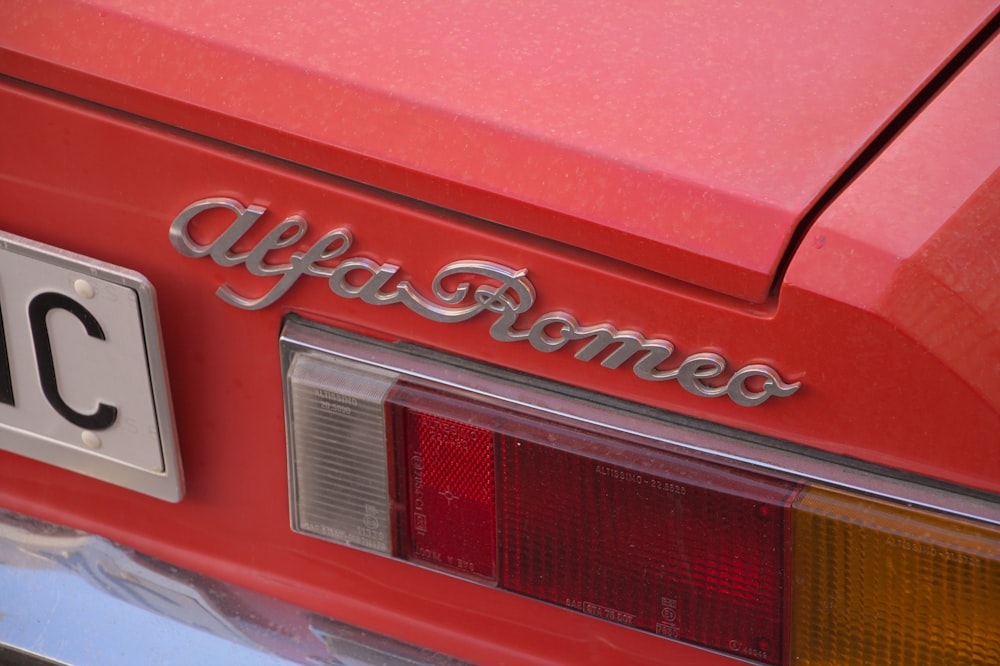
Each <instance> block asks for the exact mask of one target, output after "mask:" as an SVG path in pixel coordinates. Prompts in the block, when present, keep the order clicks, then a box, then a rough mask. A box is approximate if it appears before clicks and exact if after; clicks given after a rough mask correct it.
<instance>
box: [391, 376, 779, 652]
mask: <svg viewBox="0 0 1000 666" xmlns="http://www.w3.org/2000/svg"><path fill="white" fill-rule="evenodd" d="M388 404H389V411H390V413H391V414H392V423H393V428H392V433H391V435H390V439H391V440H392V441H393V442H394V446H395V447H396V460H397V470H399V471H400V472H401V474H400V476H401V479H400V481H399V483H398V485H397V487H398V491H397V493H398V498H397V499H398V500H399V502H400V504H401V505H402V506H403V508H402V510H401V521H400V523H401V528H400V533H401V534H402V535H403V538H402V539H401V540H400V541H401V554H402V555H403V556H405V557H407V558H408V559H411V560H415V561H420V562H423V563H426V564H428V565H431V566H434V567H436V568H441V569H445V570H447V571H450V572H452V573H457V574H462V575H466V576H471V577H477V578H481V579H486V580H489V581H496V582H497V584H498V586H499V587H501V588H503V589H506V590H510V591H513V592H518V593H520V594H524V595H527V596H530V597H534V598H536V599H541V600H544V601H548V602H551V603H554V604H558V605H560V606H564V607H566V608H572V609H574V610H577V611H581V612H583V613H587V614H589V615H594V616H597V617H601V618H604V619H608V620H612V621H614V622H619V623H621V624H626V625H629V626H633V627H636V628H639V629H645V630H647V631H650V632H655V633H658V634H661V635H664V636H669V637H671V638H678V639H681V640H685V641H689V642H692V643H697V644H700V645H705V646H708V647H713V648H716V649H719V650H724V651H727V652H736V653H738V654H741V655H744V656H752V657H754V658H756V659H758V660H760V661H764V662H768V663H777V660H778V659H779V658H780V655H781V650H782V635H783V629H782V627H783V624H782V622H783V619H784V618H783V608H784V604H783V595H784V579H783V577H784V569H785V550H784V543H785V539H784V536H785V528H786V523H787V520H788V505H789V501H790V497H791V494H792V492H793V489H794V484H792V483H789V482H787V481H784V480H779V479H775V478H769V477H765V476H762V475H759V474H755V473H751V472H748V471H743V470H733V469H729V468H725V467H722V466H719V465H714V464H710V463H706V462H701V461H697V460H693V459H690V458H687V457H684V456H680V455H675V454H668V453H666V452H663V451H655V450H649V449H646V448H642V447H636V445H635V444H634V443H633V444H630V443H626V442H623V441H619V440H618V439H617V438H614V437H610V436H601V435H597V434H595V433H592V432H586V431H581V430H578V429H574V428H569V427H565V426H561V425H558V424H556V423H553V422H548V421H544V420H534V419H529V418H525V417H524V416H522V415H517V414H512V413H508V412H505V411H501V410H497V409H495V408H491V407H488V406H486V405H483V404H480V403H478V402H477V401H474V400H468V399H464V398H461V397H458V396H456V395H442V394H439V393H437V392H435V391H430V390H427V389H426V388H422V387H420V386H419V385H410V384H407V383H401V384H399V385H397V387H396V389H395V390H394V391H392V392H391V393H390V395H389V397H388ZM498 533H499V544H498V541H497V534H498ZM498 545H499V549H498V548H497V546H498ZM498 556H499V558H500V566H499V572H498V571H497V558H498Z"/></svg>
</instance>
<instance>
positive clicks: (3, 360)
mask: <svg viewBox="0 0 1000 666" xmlns="http://www.w3.org/2000/svg"><path fill="white" fill-rule="evenodd" d="M0 402H3V403H6V404H8V405H10V406H11V407H13V406H14V382H13V381H12V380H11V377H10V356H8V355H7V333H6V332H5V331H4V328H3V311H2V310H0Z"/></svg>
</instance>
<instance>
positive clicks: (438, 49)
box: [0, 0, 1000, 665]
mask: <svg viewBox="0 0 1000 666" xmlns="http://www.w3.org/2000/svg"><path fill="white" fill-rule="evenodd" d="M293 5H294V6H278V5H275V4H274V3H267V2H258V1H256V0H240V1H238V2H237V1H234V0H218V1H217V2H209V3H186V4H184V5H183V6H179V5H177V4H176V3H172V2H160V1H153V2H147V3H131V2H121V1H115V0H91V1H87V2H70V1H68V0H66V1H63V0H46V1H38V2H30V1H17V0H15V1H14V2H7V3H5V4H4V6H3V7H2V8H0V120H2V122H0V227H2V230H3V231H7V232H10V233H14V234H17V235H19V236H23V237H28V238H31V239H32V240H35V241H39V242H42V243H46V244H49V245H52V246H56V247H59V248H64V249H66V250H70V251H72V252H76V253H79V254H82V255H86V256H89V257H94V258H97V259H100V260H102V261H107V262H110V263H113V264H116V265H120V266H124V267H127V268H130V269H133V270H136V271H139V272H141V273H142V274H144V275H145V276H147V277H148V278H149V279H150V281H151V282H152V283H153V285H154V286H155V288H156V290H157V298H158V303H159V305H158V307H159V316H160V325H161V328H162V335H163V347H164V349H163V353H164V358H165V359H166V365H167V370H168V374H169V378H170V386H171V398H172V402H173V414H174V418H175V420H176V424H177V441H178V445H179V447H180V458H181V460H182V466H183V476H184V479H185V482H186V492H185V494H184V496H183V499H182V500H181V501H180V502H178V503H170V502H164V501H162V500H160V499H156V498H152V497H148V496H146V495H143V494H140V493H136V492H134V491H132V490H128V489H125V488H121V487H117V486H115V485H113V484H110V483H106V482H104V481H99V480H95V479H93V478H90V477H88V476H85V475H82V474H79V473H76V472H74V471H70V470H65V469H59V468H57V467H54V466H51V465H48V464H46V463H43V462H39V461H36V460H32V459H30V458H29V457H25V456H20V455H15V454H13V453H7V452H3V451H0V507H4V508H6V509H8V510H10V511H14V512H16V513H19V514H23V515H27V516H31V517H34V518H37V519H39V520H43V521H48V522H52V523H56V524H60V525H68V526H71V527H73V528H77V529H81V530H85V531H86V532H89V533H93V534H96V535H100V536H101V537H104V538H107V539H110V540H112V541H114V542H117V543H121V544H124V545H126V546H128V547H130V548H133V549H135V550H137V551H139V552H141V553H144V554H147V555H149V556H152V557H155V558H158V559H160V560H163V561H166V562H170V563H172V564H174V565H177V566H179V567H183V568H185V569H190V570H192V571H196V572H199V573H200V574H204V575H206V576H209V577H211V578H215V579H219V580H223V581H227V582H229V583H233V584H236V585H240V586H243V587H245V588H249V589H251V590H254V591H256V592H258V593H261V594H263V595H267V596H268V597H274V598H277V599H281V600H284V601H286V602H289V603H292V604H295V605H297V606H301V607H303V608H307V609H310V610H311V611H314V612H316V613H319V614H322V615H324V616H328V617H331V618H335V619H336V620H338V621H340V622H344V623H347V624H350V625H353V626H357V627H360V628H363V629H365V630H367V631H371V632H375V633H377V634H381V635H385V636H388V637H391V638H392V639H395V640H397V641H400V642H402V643H408V644H412V645H416V646H420V647H422V648H426V649H429V650H433V651H438V652H441V653H444V654H447V655H452V656H454V657H456V658H458V659H462V660H467V661H471V662H477V663H554V662H561V663H625V662H628V663H685V664H695V663H698V664H720V665H721V664H727V663H731V661H732V658H733V657H732V656H729V655H726V654H720V653H717V652H710V651H706V650H703V649H701V648H699V647H695V646H691V645H687V644H683V643H679V642H674V641H671V640H667V639H664V638H662V637H659V636H656V635H654V634H651V633H643V632H637V631H635V630H632V629H630V628H628V627H624V626H620V625H619V624H615V623H612V622H607V621H603V620H599V619H594V618H590V617H587V616H586V615H584V614H581V613H577V612H574V611H572V610H567V609H565V608H560V607H558V606H554V605H548V604H545V603H541V602H539V601H536V600H532V599H529V598H525V597H521V596H517V595H513V594H510V593H507V592H504V591H501V590H498V589H493V588H491V587H488V586H482V585H476V584H471V583H469V582H467V581H464V580H461V579H460V578H455V577H450V576H444V575H442V574H441V573H438V572H435V571H433V570H429V569H425V568H419V567H414V566H412V565H410V564H408V563H406V562H402V561H397V560H393V559H388V558H382V557H378V556H374V555H372V554H370V553H367V552H363V551H360V550H353V549H349V548H344V547H342V546H340V545H337V544H331V543H328V542H326V541H322V540H319V539H315V538H311V537H309V536H305V535H302V534H298V533H295V532H293V531H291V530H290V529H289V513H288V512H289V509H288V494H289V488H288V483H289V482H288V471H287V470H288V466H287V460H286V446H285V442H286V432H285V411H284V406H283V404H284V403H283V397H282V369H281V366H280V359H279V355H278V352H277V348H278V347H277V345H278V342H277V340H278V336H279V332H280V330H281V327H282V322H283V321H284V320H285V318H286V317H287V316H288V315H289V314H296V315H301V316H302V317H304V318H306V319H308V320H310V321H313V322H316V323H319V324H322V325H327V326H331V327H335V328H338V329H342V330H347V331H350V332H353V333H359V334H362V335H365V336H370V337H372V338H374V339H378V340H384V341H390V342H395V341H404V342H407V343H414V344H417V345H420V346H422V347H426V348H429V349H432V350H437V351H441V352H445V353H447V354H450V355H454V356H456V357H460V358H467V359H472V360H474V361H477V362H482V363H487V364H493V365H499V366H502V367H504V368H506V369H508V370H510V371H513V372H516V373H523V374H524V375H525V376H536V377H543V378H546V379H547V380H552V381H554V382H558V383H561V384H566V385H570V386H572V387H576V388H579V389H583V390H585V391H588V392H591V393H592V394H593V395H594V396H598V397H599V396H600V395H607V396H612V397H613V398H615V399H621V400H625V401H629V402H631V403H637V404H640V405H643V406H647V407H651V408H655V409H656V410H662V412H663V413H664V414H667V413H670V414H678V415H682V416H683V417H689V418H693V419H697V420H700V421H704V422H709V423H712V424H719V425H721V426H724V427H727V428H734V429H738V430H741V431H747V432H750V433H754V434H755V435H759V436H761V437H763V438H767V439H768V440H780V441H781V442H783V443H784V444H783V446H786V447H789V448H790V450H791V451H793V453H796V454H801V455H803V456H812V455H816V454H817V452H818V453H819V454H821V455H822V456H825V457H826V458H827V459H832V460H834V461H838V460H839V461H843V463H844V464H845V465H851V464H855V463H858V462H860V464H863V465H867V466H873V467H871V469H875V470H876V472H875V473H876V474H878V475H884V476H887V477H893V476H894V475H897V474H898V475H902V476H905V477H906V478H908V479H910V478H913V479H917V481H916V483H917V484H918V485H920V484H923V485H926V486H927V487H937V486H941V485H943V486H944V487H946V488H947V489H948V492H954V493H958V494H965V493H967V494H969V495H970V496H974V497H976V498H977V501H982V502H983V503H985V504H986V505H992V506H993V507H994V508H995V507H997V506H1000V505H998V504H997V500H996V497H997V493H1000V456H998V455H997V447H998V445H1000V296H998V294H1000V288H998V286H997V284H998V282H997V280H998V278H1000V263H998V261H997V258H996V253H995V248H996V247H997V246H998V244H1000V224H998V218H1000V121H998V118H1000V43H998V41H997V39H996V37H995V33H996V29H997V26H998V20H997V15H998V6H997V4H996V2H995V1H994V0H987V1H983V2H972V1H969V2H962V3H940V2H936V1H931V0H928V1H926V2H913V3H907V4H906V6H905V7H903V6H900V5H898V4H896V3H848V4H847V5H843V4H837V5H829V6H826V5H820V6H813V5H809V4H808V3H805V4H803V3H799V2H783V1H777V2H769V3H724V4H715V3H684V2H680V3H671V4H670V6H669V7H668V6H664V5H663V4H661V3H641V2H640V3H631V4H628V5H626V6H621V5H615V6H611V5H607V4H606V3H587V4H586V5H582V4H580V3H574V2H555V3H552V2H549V3H545V5H544V6H537V7H530V8H529V7H525V6H520V5H507V4H504V3H501V4H499V5H497V4H489V5H484V6H477V5H476V4H475V3H466V4H462V5H453V4H452V3H417V4H415V5H414V4H407V5H405V6H400V5H398V3H389V2H387V3H375V2H368V3H357V4H356V5H355V6H333V7H330V6H326V5H325V3H293ZM765 5H766V6H765ZM211 197H215V198H226V199H227V200H229V201H234V202H237V203H239V204H240V205H242V206H244V207H249V206H251V205H256V206H259V207H261V208H262V209H265V212H264V213H263V214H262V217H261V220H262V223H261V225H258V226H259V228H257V227H255V228H254V230H253V231H251V232H248V234H247V235H246V237H245V238H243V239H242V242H243V243H245V244H246V246H247V248H249V247H251V246H252V244H253V243H257V242H259V241H260V239H261V238H262V237H263V234H264V233H265V232H266V231H267V230H268V229H272V228H274V227H275V225H277V224H278V223H279V222H280V221H281V220H283V219H286V218H288V217H289V216H293V215H301V216H303V217H304V218H305V219H306V220H307V221H308V226H307V228H306V230H305V231H304V234H303V236H302V238H301V241H300V242H298V243H297V244H295V245H294V246H293V247H290V248H288V250H287V252H285V254H283V255H282V254H281V252H276V253H275V254H274V255H270V256H271V257H279V255H280V261H281V262H284V261H287V260H288V259H287V256H288V253H289V252H291V251H292V250H293V249H294V250H297V251H305V250H308V248H309V247H310V246H311V245H312V244H313V243H315V242H316V241H317V240H318V239H319V238H320V237H321V236H322V235H323V234H325V233H327V232H329V231H330V230H333V229H335V228H339V227H344V226H346V227H348V228H350V230H351V231H352V233H353V245H352V246H351V249H350V254H349V255H345V256H351V257H361V258H365V259H367V260H369V261H370V262H374V264H376V265H379V266H385V265H392V266H394V267H396V268H397V269H398V272H397V273H395V274H394V279H403V278H405V279H406V280H409V281H411V282H412V283H413V284H415V285H419V286H421V287H425V288H426V289H429V286H430V284H431V282H432V281H433V280H434V278H435V275H436V274H437V273H438V272H439V271H441V270H442V267H445V266H447V265H449V264H450V263H451V262H454V261H457V260H475V261H481V262H493V263H495V264H498V265H502V266H508V267H511V268H512V269H522V268H523V269H527V271H528V274H529V275H530V279H531V282H532V284H533V285H534V287H535V289H537V297H536V301H535V302H536V304H537V305H536V308H537V309H536V310H533V312H534V313H536V314H537V313H541V312H550V311H551V312H565V313H570V314H571V315H572V316H573V317H575V318H576V320H577V321H579V322H582V324H581V325H594V324H598V323H605V324H609V325H611V326H613V327H614V328H615V329H616V330H618V331H634V332H639V333H641V334H642V335H643V336H646V337H647V338H648V339H653V338H655V339H658V340H659V339H664V340H669V341H670V344H671V345H672V349H673V350H674V355H673V356H672V357H671V359H672V360H671V362H670V363H668V364H667V365H669V367H671V368H674V367H677V366H679V365H680V364H681V363H682V361H683V360H684V359H685V358H686V357H689V356H690V355H693V354H715V355H718V356H720V357H722V358H724V359H725V360H726V361H727V362H728V367H726V368H725V369H724V370H721V371H720V372H719V373H716V375H718V377H717V379H714V380H712V381H708V380H706V381H708V384H704V385H710V386H711V387H713V388H714V387H718V386H724V385H725V384H724V382H726V381H730V379H731V377H732V376H733V374H734V373H736V372H739V370H740V369H741V368H746V367H767V368H769V369H771V370H773V372H774V373H776V377H777V379H778V380H780V382H781V383H783V384H784V385H786V386H793V385H797V386H798V389H797V390H796V391H794V393H790V394H788V395H784V396H782V395H773V396H771V397H770V398H769V399H767V400H765V401H763V402H761V404H758V405H756V406H752V407H747V406H743V405H740V404H737V401H735V400H731V399H729V398H727V397H725V396H721V397H713V398H709V397H706V396H705V395H699V394H698V393H697V391H690V390H685V387H683V386H682V385H681V383H680V382H679V381H665V382H649V381H642V379H641V378H639V377H637V376H636V373H633V372H629V371H628V370H627V369H626V366H622V367H619V368H617V369H614V368H608V367H604V366H603V365H601V364H599V363H597V362H593V363H588V362H580V360H579V359H576V358H574V357H573V355H572V354H571V353H569V352H566V351H556V352H554V353H547V354H546V353H540V352H539V351H538V350H537V349H535V348H533V347H532V346H531V345H529V344H527V343H524V342H517V343H513V344H504V343H502V342H499V341H497V340H495V339H491V337H490V334H489V329H490V324H491V323H492V321H493V319H492V318H490V317H489V316H487V315H483V316H480V317H473V318H471V319H469V320H467V321H462V322H457V323H451V322H448V323H442V322H441V321H434V320H432V319H429V318H426V317H421V316H418V315H417V314H416V313H415V312H414V311H413V310H412V309H408V308H406V307H402V306H401V305H399V304H396V303H391V304H386V305H384V306H382V305H378V304H373V303H372V302H370V301H366V300H365V299H363V298H352V299H349V298H342V297H339V296H337V295H335V294H333V293H331V291H330V289H329V288H327V287H326V286H325V285H324V283H323V281H322V280H312V279H309V276H303V277H302V278H301V279H298V280H295V281H293V282H294V283H291V284H288V285H286V286H287V287H288V288H287V290H285V289H284V288H281V289H278V291H276V292H273V293H272V289H275V287H274V285H275V283H276V280H275V279H274V278H273V277H269V276H261V275H253V274H251V272H250V270H249V269H248V267H247V266H246V265H244V264H245V263H246V262H243V264H240V263H237V264H236V265H231V266H222V265H220V264H219V263H218V262H213V261H212V260H210V259H208V258H205V257H202V258H198V257H195V256H185V254H184V253H183V252H181V251H178V250H179V247H178V246H177V244H176V243H173V244H172V240H171V236H170V234H169V231H170V228H171V225H172V223H173V222H174V221H175V219H176V218H178V216H179V215H181V213H182V211H184V210H185V209H187V207H189V206H191V205H192V204H194V203H195V202H198V201H202V200H204V199H206V198H211ZM228 219H229V220H230V221H231V217H230V218H228ZM191 229H192V230H191V231H190V234H191V241H192V243H196V244H197V243H203V244H205V243H210V242H211V241H212V239H215V238H218V235H219V234H220V233H221V229H222V227H221V226H217V227H211V228H209V227H206V228H201V227H198V228H195V227H194V226H192V227H191ZM175 236H176V234H175ZM241 247H242V246H241ZM279 250H280V248H279ZM190 254H191V253H189V255H190ZM277 261H279V259H269V263H272V264H274V263H275V262H277ZM223 286H227V287H228V288H229V289H230V292H231V293H233V294H236V295H237V296H239V297H241V298H244V299H245V300H246V303H251V302H252V301H254V299H261V298H264V299H265V303H264V304H263V305H262V306H260V307H257V306H253V305H248V304H244V305H242V306H239V305H233V304H232V303H227V302H225V301H224V300H223V299H221V298H220V297H219V296H217V294H216V292H217V290H219V288H220V287H223ZM525 323H530V322H528V321H527V320H525ZM628 367H631V366H628ZM720 382H722V383H721V384H720ZM753 386H754V387H755V388H753V390H759V387H760V385H759V384H754V385H753ZM866 469H868V467H866ZM903 499H906V498H903ZM0 631H2V619H0ZM0 638H2V633H0ZM737 656H743V657H747V656H749V657H751V658H752V657H753V656H754V655H748V654H743V655H737Z"/></svg>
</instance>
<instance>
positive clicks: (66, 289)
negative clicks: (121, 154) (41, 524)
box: [0, 232, 183, 502]
mask: <svg viewBox="0 0 1000 666" xmlns="http://www.w3.org/2000/svg"><path fill="white" fill-rule="evenodd" d="M0 449H4V450H7V451H11V452H13V453H17V454H20V455H23V456H27V457H29V458H34V459H35V460H41V461H43V462H46V463H50V464H53V465H57V466H59V467H63V468H66V469H70V470H73V471H76V472H79V473H81V474H86V475H88V476H92V477H95V478H98V479H102V480H104V481H108V482H109V483H114V484H117V485H120V486H124V487H126V488H131V489H132V490H136V491H138V492H141V493H145V494H148V495H152V496H154V497H158V498H160V499H165V500H168V501H172V502H176V501H178V500H180V498H181V496H182V495H183V478H182V474H181V466H180V458H179V454H178V450H177V446H176V443H175V441H174V428H173V419H172V415H171V409H170V397H169V392H168V390H167V379H166V372H165V368H164V363H163V356H162V349H161V343H160V330H159V319H158V316H157V311H156V299H155V294H154V291H153V286H152V284H151V283H150V282H149V280H147V279H146V278H145V277H144V276H142V275H140V274H139V273H136V272H134V271H130V270H127V269H125V268H120V267H118V266H113V265H111V264H107V263H104V262H102V261H98V260H96V259H90V258H87V257H83V256H80V255H77V254H73V253H70V252H66V251H63V250H60V249H58V248H54V247H51V246H48V245H43V244H41V243H36V242H34V241H30V240H27V239H24V238H20V237H18V236H13V235H11V234H6V233H2V232H0Z"/></svg>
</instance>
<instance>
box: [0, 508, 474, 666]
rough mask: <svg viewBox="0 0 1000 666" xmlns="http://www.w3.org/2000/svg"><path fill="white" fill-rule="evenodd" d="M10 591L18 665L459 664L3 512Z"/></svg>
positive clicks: (10, 644)
mask: <svg viewBox="0 0 1000 666" xmlns="http://www.w3.org/2000/svg"><path fill="white" fill-rule="evenodd" d="M0 590H2V591H3V593H2V594H0V657H3V656H4V655H7V656H15V655H16V656H17V658H18V659H20V660H21V661H15V663H18V664H21V663H24V664H50V663H53V662H54V663H66V664H74V665H83V664H102V665H104V664H107V665H112V666H113V665H115V664H123V665H124V664H137V663H143V664H192V663H213V664H228V663H234V664H235V663H238V664H247V665H257V664H260V665H261V666H264V665H268V666H270V665H278V664H336V665H340V664H345V665H346V664H350V665H352V666H354V665H364V664H379V665H397V664H399V665H402V664H406V665H412V664H435V665H444V664H448V665H452V664H458V663H459V662H457V661H455V660H452V659H450V658H447V657H444V656H442V655H438V654H435V653H431V652H427V651H424V650H421V649H419V648H415V647H412V646H409V645H405V644H402V643H399V642H396V641H393V640H391V639H387V638H384V637H382V636H378V635H375V634H372V633H370V632H367V631H363V630H360V629H356V628H353V627H349V626H347V625H344V624H341V623H338V622H336V621H333V620H330V619H328V618H324V617H320V616H318V615H316V614H315V613H312V612H310V611H308V610H306V609H303V608H299V607H296V606H292V605H290V604H287V603H284V602H281V601H277V600H275V599H271V598H269V597H266V596H264V595H261V594H258V593H255V592H251V591H249V590H246V589H243V588H239V587H236V586H234V585H230V584H228V583H224V582H222V581H218V580H213V579H210V578H208V577H206V576H203V575H200V574H197V573H194V572H191V571H186V570H183V569H178V568H177V567H174V566H171V565H169V564H167V563H165V562H162V561H160V560H156V559H153V558H150V557H147V556H145V555H142V554H141V553H138V552H135V551H133V550H131V549H129V548H126V547H124V546H120V545H118V544H115V543H113V542H111V541H108V540H106V539H103V538H101V537H98V536H95V535H91V534H87V533H85V532H80V531H77V530H74V529H70V528H66V527H61V526H58V525H53V524H51V523H47V522H44V521H40V520H37V519H34V518H31V517H28V516H24V515H21V514H16V513H11V512H8V511H2V510H0Z"/></svg>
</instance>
